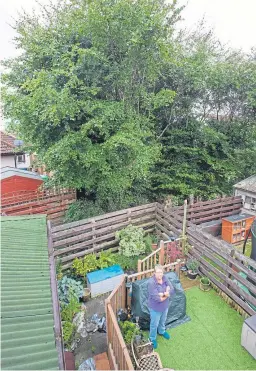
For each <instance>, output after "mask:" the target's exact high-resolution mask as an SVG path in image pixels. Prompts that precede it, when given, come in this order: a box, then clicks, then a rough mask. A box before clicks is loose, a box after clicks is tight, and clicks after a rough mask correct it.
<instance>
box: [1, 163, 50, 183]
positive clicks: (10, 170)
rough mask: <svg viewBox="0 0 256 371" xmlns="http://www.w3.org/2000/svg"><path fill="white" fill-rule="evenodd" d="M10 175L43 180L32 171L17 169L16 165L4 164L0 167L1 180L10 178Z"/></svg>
mask: <svg viewBox="0 0 256 371" xmlns="http://www.w3.org/2000/svg"><path fill="white" fill-rule="evenodd" d="M12 176H20V177H24V178H30V179H35V180H41V181H43V178H42V177H41V175H39V174H37V173H34V172H32V171H27V170H22V169H18V168H16V167H10V166H4V167H2V168H1V169H0V177H1V180H3V179H7V178H10V177H12Z"/></svg>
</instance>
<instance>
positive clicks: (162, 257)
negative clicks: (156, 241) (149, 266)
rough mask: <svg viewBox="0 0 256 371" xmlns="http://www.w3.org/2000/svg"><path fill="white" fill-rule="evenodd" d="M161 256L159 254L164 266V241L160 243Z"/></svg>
mask: <svg viewBox="0 0 256 371" xmlns="http://www.w3.org/2000/svg"><path fill="white" fill-rule="evenodd" d="M160 248H161V250H160V254H159V264H161V265H164V255H165V254H164V241H163V240H161V241H160Z"/></svg>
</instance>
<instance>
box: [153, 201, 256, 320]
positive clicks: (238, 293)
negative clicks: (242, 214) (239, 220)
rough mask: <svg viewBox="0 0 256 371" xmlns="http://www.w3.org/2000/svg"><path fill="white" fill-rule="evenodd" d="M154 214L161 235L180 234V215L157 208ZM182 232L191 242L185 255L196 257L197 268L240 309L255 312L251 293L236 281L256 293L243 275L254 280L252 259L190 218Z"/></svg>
mask: <svg viewBox="0 0 256 371" xmlns="http://www.w3.org/2000/svg"><path fill="white" fill-rule="evenodd" d="M156 214H157V216H156V218H157V223H156V226H157V227H158V228H159V229H160V231H161V233H162V234H163V235H164V236H167V237H168V236H170V235H172V234H176V235H179V234H181V231H182V223H181V218H177V216H176V215H173V214H169V213H167V212H165V211H163V210H161V209H159V208H157V213H156ZM160 223H161V224H160ZM186 235H187V241H188V243H189V244H190V245H191V246H192V247H191V249H190V250H189V255H190V256H191V257H195V258H196V259H197V260H199V262H200V270H201V272H202V273H203V274H204V275H206V276H207V277H209V279H210V280H211V281H212V282H213V283H214V284H215V285H216V286H217V287H219V289H221V290H222V291H223V292H224V293H225V294H227V295H228V296H229V297H230V298H231V299H232V300H234V301H235V302H236V303H237V304H238V305H239V306H240V307H241V308H242V309H243V310H244V311H246V312H247V313H248V314H250V315H252V314H255V313H256V311H255V310H254V309H253V306H254V307H256V299H255V297H254V296H253V295H251V294H249V293H248V292H246V291H244V290H243V289H242V288H241V287H240V286H239V284H241V285H243V286H244V287H245V288H246V289H245V290H249V291H250V292H251V293H253V294H254V295H256V287H255V286H254V285H253V284H252V283H250V282H249V281H248V280H247V279H246V278H245V277H244V275H245V276H247V277H248V278H250V279H251V280H254V281H255V282H256V274H255V272H253V271H252V270H251V269H249V267H252V268H254V269H256V262H255V261H253V260H252V259H250V258H248V257H246V256H245V255H243V254H241V253H240V252H238V251H237V250H235V249H234V248H232V246H230V245H228V244H227V243H225V242H224V241H221V240H219V241H218V240H217V239H216V238H214V237H213V236H211V235H210V234H208V233H206V232H204V231H202V229H200V228H198V227H197V226H196V225H195V224H192V223H191V222H190V223H189V227H188V229H187V233H186ZM238 283H239V284H238Z"/></svg>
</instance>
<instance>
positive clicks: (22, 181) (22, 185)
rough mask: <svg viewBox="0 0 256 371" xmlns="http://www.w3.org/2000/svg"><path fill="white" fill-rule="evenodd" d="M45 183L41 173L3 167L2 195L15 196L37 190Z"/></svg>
mask: <svg viewBox="0 0 256 371" xmlns="http://www.w3.org/2000/svg"><path fill="white" fill-rule="evenodd" d="M42 183H43V179H42V178H41V176H40V175H38V174H36V173H33V172H31V171H26V170H21V169H17V168H14V167H9V166H7V167H2V168H1V195H2V197H3V196H4V197H6V196H10V197H11V196H14V195H19V194H25V193H32V192H36V191H37V189H38V187H39V186H40V185H41V184H42Z"/></svg>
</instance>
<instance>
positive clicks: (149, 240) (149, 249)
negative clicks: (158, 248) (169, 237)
mask: <svg viewBox="0 0 256 371" xmlns="http://www.w3.org/2000/svg"><path fill="white" fill-rule="evenodd" d="M144 243H145V246H146V248H145V254H146V255H149V254H151V253H152V243H153V240H152V237H151V236H150V235H149V234H147V235H146V237H144Z"/></svg>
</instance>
